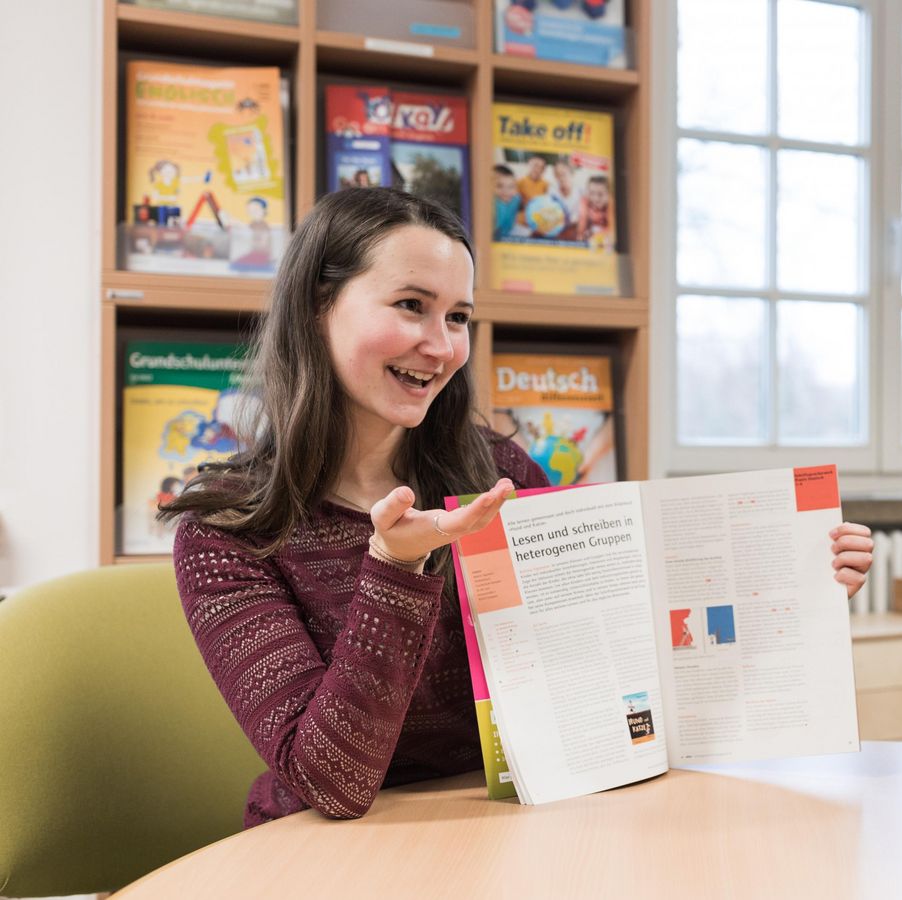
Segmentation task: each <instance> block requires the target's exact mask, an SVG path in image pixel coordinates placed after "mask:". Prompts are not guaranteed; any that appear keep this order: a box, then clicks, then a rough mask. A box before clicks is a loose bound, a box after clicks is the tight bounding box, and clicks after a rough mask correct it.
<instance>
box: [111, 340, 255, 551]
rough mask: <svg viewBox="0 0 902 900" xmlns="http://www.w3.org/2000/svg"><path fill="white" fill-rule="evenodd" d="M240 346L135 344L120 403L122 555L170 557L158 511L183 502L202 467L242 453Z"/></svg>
mask: <svg viewBox="0 0 902 900" xmlns="http://www.w3.org/2000/svg"><path fill="white" fill-rule="evenodd" d="M242 352H243V351H242V348H241V347H240V346H239V345H236V344H213V343H208V344H197V343H192V344H189V343H183V342H178V341H130V342H129V343H128V344H127V345H126V353H125V373H124V374H125V386H124V389H123V396H122V513H121V520H120V523H121V539H120V547H121V552H123V553H128V554H141V553H168V552H169V551H170V550H171V549H172V538H173V530H174V527H175V526H174V525H172V524H164V523H161V522H158V521H157V520H156V514H157V507H158V505H159V504H160V503H165V502H167V501H169V500H171V499H173V498H174V497H176V496H178V494H180V493H181V492H182V490H183V489H184V487H185V485H186V484H187V483H188V482H189V481H190V480H191V479H192V478H193V477H194V476H195V475H196V474H197V471H198V466H199V465H200V464H201V463H204V462H210V461H213V460H223V459H228V458H229V457H230V456H232V455H233V454H234V453H236V452H237V450H238V436H237V433H238V431H239V429H238V415H239V414H240V412H241V404H240V402H239V400H240V387H241V382H242V379H243V375H244V371H245V366H246V363H245V360H244V358H243V356H242Z"/></svg>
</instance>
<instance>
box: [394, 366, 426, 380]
mask: <svg viewBox="0 0 902 900" xmlns="http://www.w3.org/2000/svg"><path fill="white" fill-rule="evenodd" d="M389 368H390V369H394V370H395V371H396V372H398V373H400V374H401V375H413V377H414V378H416V379H417V380H418V381H432V379H433V378H434V377H435V376H434V374H433V373H431V372H418V371H417V370H416V369H402V368H401V367H400V366H389Z"/></svg>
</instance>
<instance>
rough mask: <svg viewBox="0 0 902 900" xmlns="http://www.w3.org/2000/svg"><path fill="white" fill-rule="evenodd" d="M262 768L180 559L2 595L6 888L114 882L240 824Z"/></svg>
mask: <svg viewBox="0 0 902 900" xmlns="http://www.w3.org/2000/svg"><path fill="white" fill-rule="evenodd" d="M263 769H264V764H263V762H262V760H261V759H260V757H259V756H258V755H257V754H256V752H255V751H254V749H253V748H252V747H251V745H250V742H249V741H248V740H247V738H246V737H245V736H244V734H243V733H242V732H241V729H240V728H239V727H238V725H237V723H236V722H235V720H234V719H233V718H232V715H231V713H230V712H229V710H228V707H227V706H226V704H225V701H224V700H223V699H222V697H221V696H220V695H219V692H218V691H217V689H216V687H215V685H214V684H213V681H212V679H211V678H210V675H209V673H208V672H207V670H206V668H205V666H204V664H203V661H202V659H201V657H200V653H199V652H198V650H197V648H196V647H195V645H194V641H193V639H192V637H191V633H190V632H189V630H188V626H187V625H186V623H185V621H184V618H183V616H182V609H181V606H180V604H179V599H178V593H177V591H176V587H175V578H174V575H173V572H172V566H171V565H168V564H153V565H133V566H131V565H130V566H115V567H109V568H101V569H96V570H93V571H90V572H84V573H79V574H76V575H67V576H65V577H62V578H57V579H55V580H53V581H48V582H45V583H43V584H38V585H36V586H34V587H31V588H26V589H24V590H22V591H21V592H19V593H18V594H15V595H13V596H12V597H9V598H7V599H6V600H4V601H3V602H2V603H0V896H13V897H21V896H27V897H37V896H48V895H59V894H81V893H93V892H100V891H109V890H114V889H116V888H119V887H121V886H122V885H124V884H127V883H128V882H130V881H133V880H134V879H136V878H138V877H139V876H141V875H143V874H145V873H146V872H149V871H150V870H152V869H155V868H157V867H158V866H161V865H163V864H164V863H166V862H168V861H170V860H172V859H175V858H177V857H179V856H182V855H184V854H185V853H188V852H190V851H191V850H194V849H196V848H198V847H201V846H204V845H205V844H209V843H211V842H212V841H215V840H218V839H219V838H222V837H226V836H227V835H229V834H234V833H235V832H237V831H240V830H241V826H242V813H243V808H244V801H245V798H246V796H247V791H248V788H249V787H250V784H251V782H252V781H253V779H254V778H255V777H256V776H257V775H258V774H259V773H260V772H262V771H263Z"/></svg>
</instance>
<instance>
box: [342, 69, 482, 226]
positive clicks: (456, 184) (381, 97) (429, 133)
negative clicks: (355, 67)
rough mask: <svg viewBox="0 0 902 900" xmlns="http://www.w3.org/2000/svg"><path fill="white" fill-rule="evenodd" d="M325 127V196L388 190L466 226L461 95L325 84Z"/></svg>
mask: <svg viewBox="0 0 902 900" xmlns="http://www.w3.org/2000/svg"><path fill="white" fill-rule="evenodd" d="M326 122H327V126H326V127H327V132H328V133H327V184H328V189H329V190H330V191H336V190H341V189H342V188H346V187H351V186H356V187H370V186H374V185H393V186H395V187H400V188H403V189H404V190H406V191H408V192H410V193H412V194H416V195H417V196H421V197H428V198H430V199H433V200H438V201H440V202H442V203H444V204H445V205H446V206H447V207H449V208H450V209H452V210H453V211H454V212H456V213H457V214H458V215H459V216H460V217H461V219H463V221H464V224H465V225H467V227H469V224H470V165H469V125H468V107H467V100H466V98H465V97H461V96H454V95H449V94H424V93H419V92H411V91H392V90H390V89H389V88H387V87H380V86H373V85H366V84H363V85H328V86H327V87H326Z"/></svg>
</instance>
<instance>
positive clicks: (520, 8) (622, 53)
mask: <svg viewBox="0 0 902 900" xmlns="http://www.w3.org/2000/svg"><path fill="white" fill-rule="evenodd" d="M625 35H626V31H625V29H624V20H623V0H554V2H550V0H495V50H496V51H497V52H498V53H508V54H511V55H513V56H525V57H529V58H534V59H549V60H556V61H559V62H571V63H582V64H584V65H595V66H605V67H606V68H609V69H623V68H625V67H626V39H625Z"/></svg>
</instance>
